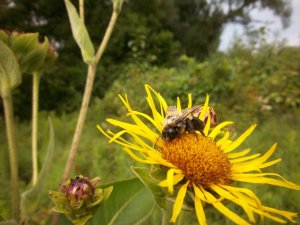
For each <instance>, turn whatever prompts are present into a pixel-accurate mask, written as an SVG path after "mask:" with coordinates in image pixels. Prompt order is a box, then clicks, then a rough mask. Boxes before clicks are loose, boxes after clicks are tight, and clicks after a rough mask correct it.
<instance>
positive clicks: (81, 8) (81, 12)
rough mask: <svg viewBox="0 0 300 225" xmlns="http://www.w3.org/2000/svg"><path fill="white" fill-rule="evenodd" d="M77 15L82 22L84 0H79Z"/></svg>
mask: <svg viewBox="0 0 300 225" xmlns="http://www.w3.org/2000/svg"><path fill="white" fill-rule="evenodd" d="M79 15H80V18H81V19H82V21H83V23H84V0H79Z"/></svg>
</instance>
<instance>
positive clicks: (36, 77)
mask: <svg viewBox="0 0 300 225" xmlns="http://www.w3.org/2000/svg"><path fill="white" fill-rule="evenodd" d="M39 82H40V74H39V73H38V72H34V73H33V88H32V136H31V138H32V139H31V140H32V184H33V185H35V184H36V182H37V179H38V156H37V148H38V110H39Z"/></svg>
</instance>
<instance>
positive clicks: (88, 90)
mask: <svg viewBox="0 0 300 225" xmlns="http://www.w3.org/2000/svg"><path fill="white" fill-rule="evenodd" d="M118 15H119V12H118V11H116V10H113V14H112V16H111V19H110V22H109V25H108V27H107V29H106V32H105V35H104V37H103V40H102V42H101V44H100V46H99V48H98V51H97V53H96V56H95V62H94V63H93V64H91V65H89V67H88V73H87V80H86V85H85V90H84V95H83V100H82V104H81V108H80V113H79V117H78V120H77V124H76V128H75V132H74V136H73V140H72V145H71V148H70V152H69V155H68V159H67V163H66V167H65V171H64V175H63V180H66V179H68V177H69V176H70V172H71V169H72V166H73V163H74V159H75V155H76V152H77V148H78V143H79V139H80V136H81V133H82V129H83V125H84V122H85V118H86V114H87V110H88V106H89V102H90V98H91V94H92V89H93V84H94V79H95V74H96V68H97V65H98V62H99V61H100V59H101V57H102V55H103V53H104V50H105V48H106V46H107V43H108V41H109V39H110V36H111V33H112V31H113V29H114V26H115V24H116V21H117V18H118Z"/></svg>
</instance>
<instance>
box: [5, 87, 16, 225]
mask: <svg viewBox="0 0 300 225" xmlns="http://www.w3.org/2000/svg"><path fill="white" fill-rule="evenodd" d="M8 92H9V93H7V95H6V96H4V97H3V105H4V114H5V123H6V134H7V140H8V150H9V163H10V177H11V190H12V192H11V193H12V214H13V218H14V219H15V220H16V221H18V220H19V189H18V164H17V153H16V141H15V132H14V117H13V106H12V96H11V92H10V91H8Z"/></svg>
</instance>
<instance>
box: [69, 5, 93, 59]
mask: <svg viewBox="0 0 300 225" xmlns="http://www.w3.org/2000/svg"><path fill="white" fill-rule="evenodd" d="M65 4H66V8H67V12H68V16H69V20H70V23H71V29H72V34H73V37H74V39H75V41H76V43H77V44H78V46H79V48H80V51H81V54H82V58H83V61H84V62H85V63H87V64H91V63H93V61H94V55H95V50H94V47H93V44H92V41H91V39H90V36H89V34H88V31H87V29H86V27H85V25H84V23H83V21H82V19H81V18H80V17H79V15H78V12H77V10H76V8H75V7H74V5H73V4H72V3H71V2H70V1H69V0H65Z"/></svg>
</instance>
